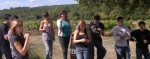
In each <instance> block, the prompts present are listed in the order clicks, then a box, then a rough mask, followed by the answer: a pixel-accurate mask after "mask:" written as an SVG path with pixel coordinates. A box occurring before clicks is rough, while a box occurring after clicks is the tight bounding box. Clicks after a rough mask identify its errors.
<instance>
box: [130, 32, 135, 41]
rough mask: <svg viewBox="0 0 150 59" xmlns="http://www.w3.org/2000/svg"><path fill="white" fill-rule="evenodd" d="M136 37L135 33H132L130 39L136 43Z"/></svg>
mask: <svg viewBox="0 0 150 59" xmlns="http://www.w3.org/2000/svg"><path fill="white" fill-rule="evenodd" d="M134 36H135V31H132V32H131V39H130V41H136V40H135V39H134V38H133V37H134Z"/></svg>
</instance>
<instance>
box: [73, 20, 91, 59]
mask: <svg viewBox="0 0 150 59" xmlns="http://www.w3.org/2000/svg"><path fill="white" fill-rule="evenodd" d="M73 40H74V41H73V42H74V43H75V44H76V49H75V50H76V56H77V59H88V55H89V52H88V51H89V45H88V43H90V42H91V34H90V31H89V30H87V29H86V23H85V21H82V20H81V21H79V23H78V27H77V30H75V33H74V39H73Z"/></svg>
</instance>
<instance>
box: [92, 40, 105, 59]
mask: <svg viewBox="0 0 150 59" xmlns="http://www.w3.org/2000/svg"><path fill="white" fill-rule="evenodd" d="M93 43H94V46H95V47H96V48H97V59H103V58H104V57H105V55H106V49H105V48H104V47H103V45H102V39H101V37H93Z"/></svg>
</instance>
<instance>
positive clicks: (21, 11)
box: [0, 0, 150, 21]
mask: <svg viewBox="0 0 150 59" xmlns="http://www.w3.org/2000/svg"><path fill="white" fill-rule="evenodd" d="M80 1H82V0H80ZM83 1H84V0H83ZM86 1H87V0H86ZM88 1H91V2H88ZM88 1H87V2H88V3H89V5H91V4H90V3H93V2H92V1H95V0H88ZM97 1H100V0H97ZM106 1H107V0H106ZM118 1H119V0H118ZM127 1H128V0H127ZM110 2H113V0H112V1H110ZM110 2H108V3H110ZM131 2H133V1H131ZM83 3H86V2H83ZM141 3H142V2H141ZM94 4H95V3H94ZM94 4H93V5H94ZM110 4H111V3H110ZM123 4H124V3H123ZM108 5H109V4H104V3H102V4H100V6H99V7H94V6H92V5H91V6H92V8H89V7H85V6H82V5H78V4H72V5H58V6H41V7H34V8H29V7H17V8H10V9H4V10H0V19H3V15H4V14H7V13H9V14H12V15H17V16H19V17H20V18H21V19H22V20H34V21H36V20H40V19H42V18H43V15H44V13H45V12H48V13H49V15H50V16H49V18H50V19H51V20H54V21H56V20H57V19H58V18H59V13H60V12H61V11H62V10H66V11H67V12H68V19H69V20H91V19H93V16H94V15H100V16H101V18H102V19H103V20H107V19H116V18H117V17H118V16H122V17H124V19H125V20H130V19H133V20H138V19H140V20H141V19H143V18H144V19H149V18H150V9H149V7H148V6H147V8H145V9H143V7H142V5H141V4H140V5H139V7H136V8H134V9H135V10H130V8H120V6H118V5H112V6H113V7H112V6H108ZM149 6H150V5H149Z"/></svg>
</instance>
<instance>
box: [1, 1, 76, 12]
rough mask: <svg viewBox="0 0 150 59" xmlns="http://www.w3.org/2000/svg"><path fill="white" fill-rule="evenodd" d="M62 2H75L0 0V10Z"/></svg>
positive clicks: (74, 2) (60, 2)
mask: <svg viewBox="0 0 150 59" xmlns="http://www.w3.org/2000/svg"><path fill="white" fill-rule="evenodd" d="M63 4H77V2H76V1H74V0H0V6H1V7H0V10H2V9H9V8H10V7H37V6H51V5H63Z"/></svg>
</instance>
